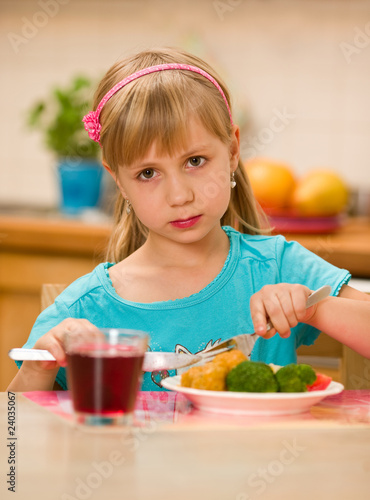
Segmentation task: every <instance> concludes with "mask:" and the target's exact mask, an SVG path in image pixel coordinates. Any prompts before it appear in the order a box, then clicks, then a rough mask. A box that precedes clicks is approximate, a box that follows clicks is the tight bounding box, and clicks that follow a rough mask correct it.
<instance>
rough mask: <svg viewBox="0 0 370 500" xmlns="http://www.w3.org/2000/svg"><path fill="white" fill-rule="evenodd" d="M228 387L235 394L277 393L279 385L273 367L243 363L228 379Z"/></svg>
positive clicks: (263, 364)
mask: <svg viewBox="0 0 370 500" xmlns="http://www.w3.org/2000/svg"><path fill="white" fill-rule="evenodd" d="M226 387H227V389H228V390H229V391H234V392H277V390H278V384H277V382H276V379H275V375H274V372H273V371H272V369H271V367H270V366H268V365H266V364H265V363H259V362H255V361H243V362H242V363H239V364H238V365H237V366H235V368H233V369H232V370H231V371H230V372H229V374H228V375H227V377H226Z"/></svg>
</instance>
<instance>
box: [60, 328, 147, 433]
mask: <svg viewBox="0 0 370 500" xmlns="http://www.w3.org/2000/svg"><path fill="white" fill-rule="evenodd" d="M64 345H65V349H66V354H67V381H68V387H69V389H70V391H71V396H72V403H73V408H74V413H75V417H76V421H77V422H78V423H82V424H87V425H128V424H131V423H132V415H133V411H134V406H135V400H136V395H137V392H138V391H139V390H140V385H141V378H142V365H143V360H144V354H145V351H146V350H147V346H148V334H147V333H145V332H142V331H138V330H125V329H118V328H109V329H97V330H96V331H94V332H91V331H86V332H83V333H81V334H79V335H71V334H66V336H65V338H64Z"/></svg>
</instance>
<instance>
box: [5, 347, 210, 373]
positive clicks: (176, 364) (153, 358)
mask: <svg viewBox="0 0 370 500" xmlns="http://www.w3.org/2000/svg"><path fill="white" fill-rule="evenodd" d="M8 356H9V357H10V358H11V359H14V360H15V361H55V358H54V356H53V355H52V354H51V353H50V352H49V351H46V350H44V349H22V348H15V349H10V351H9V352H8ZM201 360H202V357H201V356H196V355H193V354H184V353H175V352H160V351H158V352H156V351H149V352H146V353H145V355H144V363H143V368H142V369H143V371H144V372H153V371H159V370H176V369H177V368H184V367H185V366H190V365H193V364H194V363H197V362H198V361H201Z"/></svg>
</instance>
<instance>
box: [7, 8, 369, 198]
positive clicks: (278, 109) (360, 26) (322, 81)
mask: <svg viewBox="0 0 370 500" xmlns="http://www.w3.org/2000/svg"><path fill="white" fill-rule="evenodd" d="M0 16H1V17H0V19H1V21H0V35H1V44H0V61H1V81H0V90H1V96H2V99H1V119H0V127H1V129H0V132H1V141H2V145H1V150H0V204H5V203H12V204H13V203H18V204H22V205H24V204H30V205H35V206H36V205H37V206H45V207H48V206H54V205H55V204H56V202H57V196H58V194H57V190H56V183H55V179H54V170H53V162H54V158H53V157H52V155H51V154H50V153H47V152H45V150H44V148H43V146H42V143H41V138H40V137H39V135H38V134H37V133H36V132H30V131H29V130H27V128H26V126H25V113H26V110H27V109H28V108H29V107H30V105H32V104H33V103H34V101H35V100H37V99H38V98H40V97H42V96H43V94H44V93H45V92H47V91H48V90H49V88H50V86H51V85H53V84H64V83H67V82H68V81H69V79H70V77H71V76H72V75H74V74H76V73H78V72H85V73H87V74H88V75H90V76H92V77H98V76H99V75H100V74H102V73H103V72H104V71H105V70H106V69H107V68H108V67H109V66H110V65H111V63H113V62H114V61H115V60H117V59H118V58H120V57H121V56H123V55H126V54H128V53H132V52H133V51H136V50H138V49H141V48H146V47H150V46H152V45H176V46H181V47H184V48H186V49H188V50H190V51H193V52H195V53H196V54H198V55H200V56H202V57H204V58H205V59H207V60H208V61H209V62H210V63H211V64H213V65H214V66H216V68H217V69H218V71H219V72H220V73H221V74H222V76H223V77H224V79H225V80H226V81H227V83H228V85H229V87H230V88H231V90H232V93H233V95H234V117H235V119H236V120H240V121H241V122H243V121H244V122H248V123H249V126H250V129H251V133H252V137H254V139H252V142H250V141H249V142H247V140H246V138H244V139H243V144H242V151H243V153H244V157H246V156H248V155H254V154H256V153H258V154H259V155H263V156H269V157H274V158H277V159H280V160H283V161H287V162H288V163H290V164H291V165H292V166H293V167H294V169H295V170H296V172H297V174H298V175H300V174H302V173H303V172H305V171H306V170H307V169H309V168H312V167H318V166H328V167H331V168H333V169H335V170H337V171H338V172H339V173H340V174H342V175H343V177H344V178H345V179H346V181H347V182H348V183H349V184H350V185H351V186H352V187H354V188H355V187H359V186H362V187H367V188H370V176H369V174H368V170H369V168H368V163H369V159H370V140H369V136H370V113H369V111H370V92H369V77H370V0H362V1H361V0H353V1H349V0H220V1H218V2H217V1H216V2H215V1H212V0H181V1H170V0H151V1H150V0H146V1H145V0H137V1H124V0H122V1H103V0H101V1H94V0H69V1H68V0H37V1H34V0H29V1H26V0H23V1H20V0H8V1H6V0H0ZM279 116H280V118H279ZM281 116H283V117H284V118H281Z"/></svg>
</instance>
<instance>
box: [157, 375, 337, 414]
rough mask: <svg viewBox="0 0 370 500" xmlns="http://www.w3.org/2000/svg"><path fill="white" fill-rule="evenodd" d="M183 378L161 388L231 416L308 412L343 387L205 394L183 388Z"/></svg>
mask: <svg viewBox="0 0 370 500" xmlns="http://www.w3.org/2000/svg"><path fill="white" fill-rule="evenodd" d="M180 380H181V375H176V376H175V377H168V378H165V379H164V380H162V386H163V387H164V388H165V389H170V390H171V391H177V392H181V393H182V394H184V396H186V397H187V398H188V399H189V401H191V402H192V403H193V405H194V406H195V407H196V408H197V409H198V410H201V411H207V412H212V413H223V414H228V415H288V414H294V413H302V412H305V411H308V410H309V409H310V408H311V406H313V405H316V404H317V403H319V402H320V401H321V400H323V399H324V398H326V397H327V396H332V395H333V394H339V393H340V392H342V391H343V389H344V387H343V385H342V384H339V383H338V382H331V383H330V385H329V386H328V387H327V388H326V389H325V390H323V391H312V392H264V393H261V392H228V391H202V390H199V389H190V388H189V387H181V385H180Z"/></svg>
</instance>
